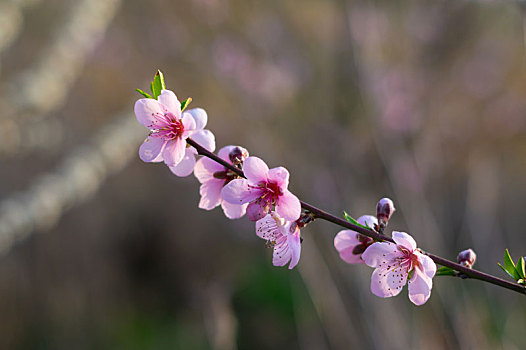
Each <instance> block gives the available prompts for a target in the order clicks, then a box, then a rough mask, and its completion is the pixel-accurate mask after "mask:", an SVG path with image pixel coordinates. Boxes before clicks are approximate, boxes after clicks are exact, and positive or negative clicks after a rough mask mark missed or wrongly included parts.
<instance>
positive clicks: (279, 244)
mask: <svg viewBox="0 0 526 350" xmlns="http://www.w3.org/2000/svg"><path fill="white" fill-rule="evenodd" d="M291 258H292V251H291V249H290V248H289V245H288V242H287V237H286V236H279V237H278V239H277V240H276V244H275V245H274V253H273V255H272V264H273V265H274V266H285V265H286V264H287V263H288V262H289V261H290V259H291Z"/></svg>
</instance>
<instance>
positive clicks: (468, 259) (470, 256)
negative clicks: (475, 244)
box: [457, 249, 477, 268]
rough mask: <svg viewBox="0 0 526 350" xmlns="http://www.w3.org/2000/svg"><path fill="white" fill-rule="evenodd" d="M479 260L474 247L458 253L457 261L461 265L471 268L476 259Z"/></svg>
mask: <svg viewBox="0 0 526 350" xmlns="http://www.w3.org/2000/svg"><path fill="white" fill-rule="evenodd" d="M476 260H477V254H475V252H474V251H473V249H466V250H463V251H461V252H460V253H458V256H457V261H458V263H459V264H460V265H463V266H465V267H467V268H471V267H472V266H473V265H474V264H475V261H476Z"/></svg>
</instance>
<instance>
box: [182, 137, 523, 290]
mask: <svg viewBox="0 0 526 350" xmlns="http://www.w3.org/2000/svg"><path fill="white" fill-rule="evenodd" d="M186 141H187V142H188V144H189V145H191V146H193V147H194V148H195V149H196V150H197V152H198V153H199V154H201V155H203V156H205V157H208V158H210V159H212V160H214V161H216V162H217V163H219V164H221V165H223V166H224V167H225V168H228V169H230V170H232V171H233V172H235V173H236V174H238V175H239V176H242V177H245V175H244V173H243V171H242V170H240V169H239V168H236V167H235V166H233V165H232V164H230V163H228V162H227V161H225V160H223V159H221V158H219V157H218V156H216V155H215V154H214V153H212V152H210V151H208V150H207V149H205V148H204V147H202V146H201V145H200V144H198V143H197V142H195V141H194V140H192V139H191V138H188V139H186ZM300 202H301V207H302V208H303V209H305V210H307V211H309V212H311V213H312V214H314V215H315V216H316V217H317V218H320V219H324V220H327V221H329V222H332V223H333V224H336V225H338V226H341V227H345V228H347V229H349V230H353V231H356V232H358V233H361V234H363V235H365V236H368V237H371V238H373V239H375V240H377V241H388V242H392V243H394V241H393V239H392V238H389V237H386V236H383V235H381V234H379V233H377V232H375V231H373V230H369V229H366V228H363V227H360V226H357V225H354V224H352V223H350V222H347V221H346V220H343V219H340V218H339V217H336V216H334V215H332V214H330V213H327V212H326V211H323V210H321V209H319V208H316V207H315V206H313V205H311V204H309V203H306V202H304V201H300ZM422 253H424V254H426V255H427V256H429V257H430V258H431V259H433V261H434V262H435V263H437V264H439V265H442V266H446V267H449V268H452V269H453V270H456V271H458V272H462V273H463V274H464V275H466V276H468V277H470V278H473V279H478V280H481V281H485V282H488V283H491V284H495V285H497V286H500V287H503V288H507V289H510V290H513V291H515V292H518V293H521V294H526V287H524V286H522V285H520V284H518V283H514V282H509V281H506V280H504V279H502V278H499V277H495V276H492V275H490V274H487V273H484V272H481V271H477V270H473V269H470V268H467V267H465V266H462V265H460V264H457V263H455V262H453V261H450V260H447V259H444V258H442V257H440V256H437V255H434V254H431V253H427V252H425V251H422Z"/></svg>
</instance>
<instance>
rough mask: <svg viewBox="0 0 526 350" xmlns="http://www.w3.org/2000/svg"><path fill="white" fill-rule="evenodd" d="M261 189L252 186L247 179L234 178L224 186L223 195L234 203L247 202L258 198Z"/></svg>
mask: <svg viewBox="0 0 526 350" xmlns="http://www.w3.org/2000/svg"><path fill="white" fill-rule="evenodd" d="M260 194H261V189H259V188H254V187H253V186H251V185H250V184H249V182H248V180H246V179H234V180H232V181H230V182H229V183H228V184H227V185H226V186H225V187H223V191H222V194H221V195H222V197H223V199H224V200H225V201H227V202H228V203H232V204H245V203H248V202H250V201H253V200H254V199H256V198H258V197H259V196H260Z"/></svg>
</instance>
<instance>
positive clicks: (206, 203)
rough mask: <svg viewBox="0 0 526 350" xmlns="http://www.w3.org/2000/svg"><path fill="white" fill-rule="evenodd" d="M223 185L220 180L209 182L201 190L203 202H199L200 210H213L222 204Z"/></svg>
mask: <svg viewBox="0 0 526 350" xmlns="http://www.w3.org/2000/svg"><path fill="white" fill-rule="evenodd" d="M222 188H223V183H222V181H220V180H211V181H207V182H205V183H204V184H202V185H201V187H200V188H199V194H201V200H200V201H199V208H201V209H205V210H211V209H213V208H215V207H217V206H218V205H219V203H221V189H222Z"/></svg>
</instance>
